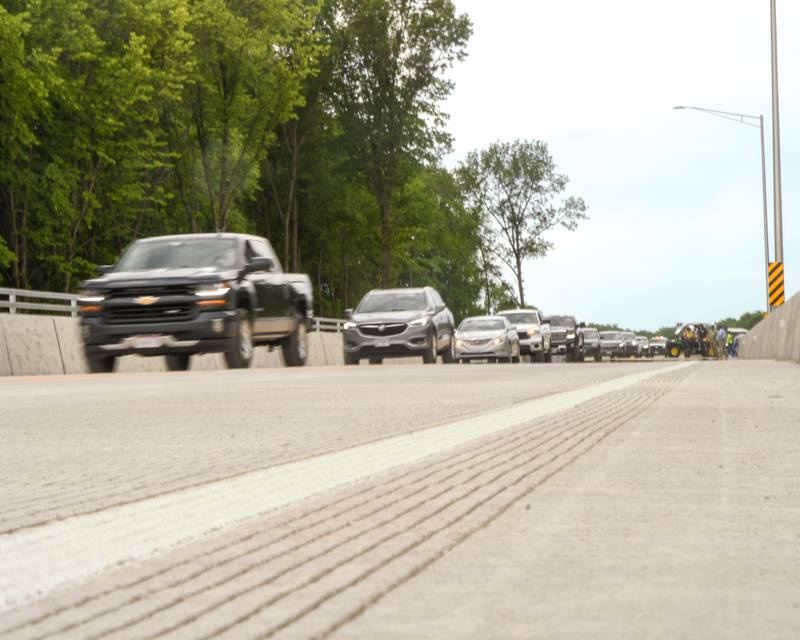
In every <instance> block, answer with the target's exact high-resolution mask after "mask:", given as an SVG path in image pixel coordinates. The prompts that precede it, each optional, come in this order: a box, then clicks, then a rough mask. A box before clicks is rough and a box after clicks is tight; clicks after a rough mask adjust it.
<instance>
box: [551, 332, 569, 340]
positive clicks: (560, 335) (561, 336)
mask: <svg viewBox="0 0 800 640" xmlns="http://www.w3.org/2000/svg"><path fill="white" fill-rule="evenodd" d="M566 339H567V332H566V331H552V332H551V333H550V340H553V341H558V342H564V340H566Z"/></svg>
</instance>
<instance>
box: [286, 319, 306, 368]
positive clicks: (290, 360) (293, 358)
mask: <svg viewBox="0 0 800 640" xmlns="http://www.w3.org/2000/svg"><path fill="white" fill-rule="evenodd" d="M282 347H283V348H282V351H283V362H284V363H285V364H286V366H287V367H302V366H304V365H305V363H306V359H307V358H308V329H307V328H306V321H305V319H304V318H301V317H299V316H298V318H297V323H296V326H295V329H294V331H293V332H292V335H290V336H289V337H288V338H286V340H284V342H283V345H282Z"/></svg>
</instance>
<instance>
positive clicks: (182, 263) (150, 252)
mask: <svg viewBox="0 0 800 640" xmlns="http://www.w3.org/2000/svg"><path fill="white" fill-rule="evenodd" d="M236 262H237V260H236V240H235V239H233V238H191V239H189V238H187V239H180V240H179V239H172V240H166V239H164V240H148V241H146V242H136V243H134V244H133V245H132V246H131V248H130V249H128V250H127V251H126V252H125V255H124V256H122V259H121V260H120V261H119V262H118V263H117V266H116V268H115V269H114V270H115V271H149V270H151V269H184V268H195V269H196V268H202V267H216V268H218V269H231V268H233V267H235V266H236Z"/></svg>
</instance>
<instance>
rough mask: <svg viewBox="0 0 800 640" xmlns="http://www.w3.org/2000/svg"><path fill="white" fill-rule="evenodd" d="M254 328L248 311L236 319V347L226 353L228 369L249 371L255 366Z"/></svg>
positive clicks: (242, 311)
mask: <svg viewBox="0 0 800 640" xmlns="http://www.w3.org/2000/svg"><path fill="white" fill-rule="evenodd" d="M253 349H254V347H253V326H252V324H251V323H250V316H249V314H248V313H247V311H246V310H244V309H242V310H240V311H239V316H238V317H237V318H236V347H235V348H234V349H231V350H230V351H226V352H225V364H226V365H228V369H249V368H250V365H251V364H253Z"/></svg>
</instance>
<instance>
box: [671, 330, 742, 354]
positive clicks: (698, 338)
mask: <svg viewBox="0 0 800 640" xmlns="http://www.w3.org/2000/svg"><path fill="white" fill-rule="evenodd" d="M678 332H680V337H681V339H682V341H683V343H684V350H685V351H686V352H688V353H698V354H700V355H701V356H703V357H704V358H707V357H718V358H722V359H725V358H729V357H730V358H735V357H736V353H737V351H738V349H739V337H740V336H738V335H736V336H734V334H733V333H731V332H730V331H728V329H727V328H725V327H722V326H720V327H712V328H711V333H710V332H709V329H708V328H707V327H706V326H705V325H704V324H687V325H683V327H682V328H680V327H679V329H678ZM712 345H713V348H712Z"/></svg>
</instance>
